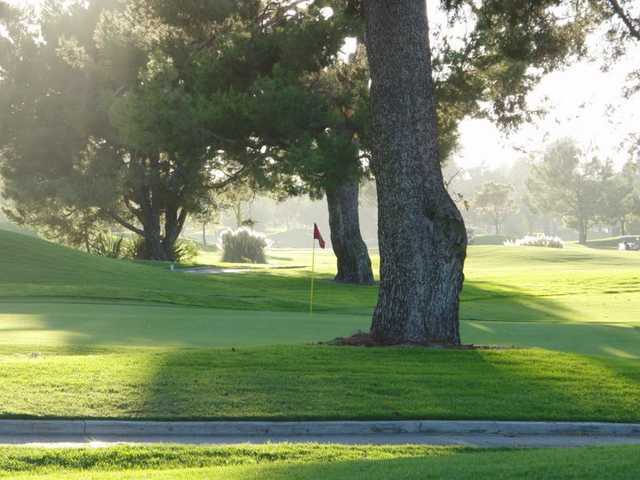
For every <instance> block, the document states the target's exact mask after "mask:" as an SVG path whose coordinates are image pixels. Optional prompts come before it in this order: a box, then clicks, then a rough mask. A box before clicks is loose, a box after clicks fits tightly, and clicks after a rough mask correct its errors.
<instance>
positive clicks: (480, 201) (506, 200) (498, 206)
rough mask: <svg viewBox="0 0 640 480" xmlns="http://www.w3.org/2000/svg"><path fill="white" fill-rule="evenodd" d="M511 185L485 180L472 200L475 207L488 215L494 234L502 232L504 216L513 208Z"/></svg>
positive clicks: (511, 211)
mask: <svg viewBox="0 0 640 480" xmlns="http://www.w3.org/2000/svg"><path fill="white" fill-rule="evenodd" d="M512 197H513V187H512V186H511V185H508V184H504V183H496V182H487V183H485V184H484V185H482V188H481V189H480V191H479V192H478V193H477V194H476V197H475V199H474V201H473V205H474V207H475V208H477V209H479V210H480V211H481V212H482V213H483V214H484V215H486V216H488V217H489V218H490V219H491V222H492V223H493V226H494V228H495V233H496V235H500V234H501V233H502V224H503V223H504V220H505V218H506V217H507V215H509V214H510V213H513V211H514V210H515V204H514V201H513V198H512Z"/></svg>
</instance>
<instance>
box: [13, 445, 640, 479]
mask: <svg viewBox="0 0 640 480" xmlns="http://www.w3.org/2000/svg"><path fill="white" fill-rule="evenodd" d="M639 468H640V447H637V446H623V447H589V448H572V449H529V450H480V449H471V448H460V447H422V446H402V447H377V446H358V447H346V446H337V445H269V446H230V447H188V448H185V447H178V446H173V447H117V448H110V449H104V450H86V449H83V450H38V449H15V448H8V449H5V450H4V451H2V452H0V477H10V478H21V479H31V480H35V479H40V480H45V479H46V480H61V479H65V480H67V479H69V480H80V479H83V480H87V479H92V480H107V479H108V480H115V479H118V480H120V479H136V480H138V479H154V480H156V479H157V480H160V479H163V480H169V479H171V480H174V479H175V480H182V479H184V480H187V479H188V480H192V479H195V480H198V479H202V480H204V479H207V480H217V479H221V480H222V479H225V480H226V479H231V480H249V479H254V480H255V479H270V480H293V479H295V480H306V479H309V480H311V479H313V480H317V479H320V478H321V479H325V480H338V479H340V480H352V479H356V478H367V479H371V480H378V479H379V480H382V479H385V480H387V479H390V478H393V479H396V480H403V479H406V480H413V479H416V478H420V479H441V478H455V479H461V480H465V479H469V480H475V479H478V478H487V479H488V478H491V479H496V480H500V479H513V478H544V479H552V480H553V479H556V480H568V479H575V480H578V479H580V480H596V479H601V478H615V479H616V480H626V479H629V480H631V479H635V478H637V472H638V469H639Z"/></svg>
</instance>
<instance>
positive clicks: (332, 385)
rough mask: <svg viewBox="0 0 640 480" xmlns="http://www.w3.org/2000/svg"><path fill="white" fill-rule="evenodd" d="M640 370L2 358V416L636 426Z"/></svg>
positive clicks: (364, 355)
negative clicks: (481, 421)
mask: <svg viewBox="0 0 640 480" xmlns="http://www.w3.org/2000/svg"><path fill="white" fill-rule="evenodd" d="M637 367H638V362H637V361H633V360H623V359H617V360H614V359H604V358H602V359H598V358H595V357H585V356H580V355H571V354H564V353H553V352H549V351H544V350H475V351H456V350H426V349H421V348H389V349H380V348H346V347H321V346H306V347H305V346H301V347H295V346H290V347H268V348H234V349H231V348H228V349H206V350H199V349H175V350H169V351H146V352H137V351H134V350H130V351H127V352H120V353H113V352H110V353H88V352H82V351H80V352H77V353H74V352H66V353H60V352H58V353H54V354H43V355H37V356H33V355H29V354H10V355H2V356H0V384H1V385H2V386H3V388H2V389H0V416H3V417H5V418H9V417H56V418H133V419H244V420H247V419H271V420H303V419H316V420H322V419H363V420H364V419H486V420H492V419H495V420H598V421H614V422H622V421H625V422H635V421H640V369H638V368H637Z"/></svg>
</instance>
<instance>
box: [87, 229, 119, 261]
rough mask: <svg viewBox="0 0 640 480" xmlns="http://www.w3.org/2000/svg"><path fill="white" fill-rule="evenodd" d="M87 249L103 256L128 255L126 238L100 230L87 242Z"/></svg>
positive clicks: (117, 256) (116, 256)
mask: <svg viewBox="0 0 640 480" xmlns="http://www.w3.org/2000/svg"><path fill="white" fill-rule="evenodd" d="M87 250H88V251H89V253H91V254H93V255H99V256H101V257H109V258H123V257H126V256H127V252H126V250H127V249H126V244H125V241H124V239H123V238H122V237H116V236H114V235H112V234H111V233H109V232H99V233H98V234H97V235H95V236H94V237H93V238H92V239H91V240H90V242H89V243H88V244H87Z"/></svg>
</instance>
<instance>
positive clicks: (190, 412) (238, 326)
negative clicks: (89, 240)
mask: <svg viewBox="0 0 640 480" xmlns="http://www.w3.org/2000/svg"><path fill="white" fill-rule="evenodd" d="M0 250H2V251H3V252H6V254H5V255H3V256H2V257H1V258H0V271H2V272H3V276H2V277H0V296H3V297H5V298H4V299H3V300H2V301H0V333H1V335H0V384H2V385H3V389H1V390H0V415H2V416H33V415H35V416H58V417H69V416H71V417H74V416H91V417H133V418H143V417H144V418H159V417H163V418H177V417H181V418H240V417H244V418H247V417H251V418H372V417H376V418H410V417H411V418H416V417H431V418H503V419H507V418H519V419H525V418H538V419H542V418H547V419H552V418H553V419H585V420H586V419H592V420H638V419H640V404H639V402H640V400H639V399H640V378H639V375H640V369H638V362H637V360H634V359H633V358H634V357H640V347H639V344H640V342H639V341H638V340H639V338H640V332H639V328H638V326H639V325H638V318H637V311H639V306H640V304H639V303H638V302H639V299H638V297H640V295H638V294H637V290H638V279H639V274H638V266H640V256H634V255H635V253H633V252H593V251H590V250H587V249H584V248H579V247H573V248H570V249H567V250H564V251H549V250H539V249H535V248H529V249H518V248H504V247H476V248H474V249H472V250H471V254H470V258H469V261H468V265H467V267H468V268H467V275H468V278H469V281H468V283H467V286H466V289H465V294H464V299H463V300H464V302H463V318H465V319H466V321H465V322H464V324H463V332H464V337H465V340H466V341H476V342H477V341H482V342H486V343H507V344H510V343H514V344H520V345H542V346H547V347H553V348H557V349H559V350H572V351H575V352H581V353H598V354H606V355H607V356H608V357H610V358H606V357H601V358H595V357H586V356H578V355H569V354H554V353H550V352H543V351H474V352H451V351H439V352H425V351H421V350H402V349H392V350H384V351H379V350H375V349H362V350H361V349H336V348H327V347H317V346H316V347H313V346H306V347H305V346H290V347H280V348H274V347H269V348H245V347H246V346H248V345H275V344H300V343H303V342H309V341H314V340H323V339H329V338H332V337H334V336H336V335H341V334H348V333H350V332H351V331H353V330H354V329H356V328H366V327H367V325H368V322H369V316H368V315H369V312H370V310H371V307H372V305H373V303H374V301H375V294H376V288H375V287H349V286H342V285H335V284H333V283H332V282H330V281H328V280H329V278H330V274H331V269H332V268H333V265H332V263H331V262H332V258H331V256H330V255H328V254H326V253H325V254H324V255H323V256H321V257H320V258H319V267H320V276H321V279H322V280H326V281H320V282H318V284H319V287H318V288H319V290H318V295H317V296H318V302H319V305H318V309H319V310H320V313H318V314H316V315H314V316H313V317H312V318H310V317H309V316H308V314H306V313H304V312H305V310H306V301H307V294H308V292H307V288H308V276H307V275H308V273H307V272H306V271H305V270H304V269H299V268H293V269H289V270H273V271H269V270H268V269H263V271H261V272H258V273H255V272H253V273H244V274H238V275H227V276H215V275H212V276H197V275H189V274H181V273H171V272H167V271H165V270H164V269H162V268H158V267H154V266H149V265H143V264H133V263H130V262H126V261H114V260H108V259H103V258H95V257H90V256H87V255H84V254H82V253H79V252H74V251H71V250H68V249H64V248H62V247H59V246H56V245H51V244H44V243H42V242H41V241H39V240H36V239H32V238H28V237H24V236H20V235H15V234H7V233H2V232H0ZM278 255H279V256H278V258H276V259H274V261H277V262H280V263H282V264H284V265H290V266H291V265H293V266H295V265H300V264H303V263H304V259H305V254H304V253H302V254H301V253H300V252H278ZM33 295H36V296H37V297H34V296H33ZM67 295H68V296H70V297H67ZM47 296H50V297H47ZM113 299H119V300H116V301H114V300H113ZM125 299H126V300H125ZM150 302H155V303H150ZM159 302H169V303H172V304H173V305H167V304H166V303H164V304H162V303H159ZM105 303H106V304H105ZM192 304H196V305H202V306H212V307H216V308H215V309H210V308H198V307H193V306H187V305H192ZM252 308H253V309H257V310H258V311H252V310H251V309H252ZM633 312H636V314H634V313H633ZM614 313H615V318H611V317H609V318H608V317H607V316H610V315H612V314H614ZM210 346H222V347H227V348H226V349H224V350H219V349H218V350H212V349H204V348H203V347H210ZM231 346H234V347H241V348H240V350H239V351H232V350H231V349H230V348H228V347H231ZM184 347H198V348H199V349H191V348H184ZM31 352H39V353H38V354H32V353H31ZM614 357H618V359H615V358H614ZM625 357H631V358H625ZM381 359H383V360H381Z"/></svg>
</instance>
